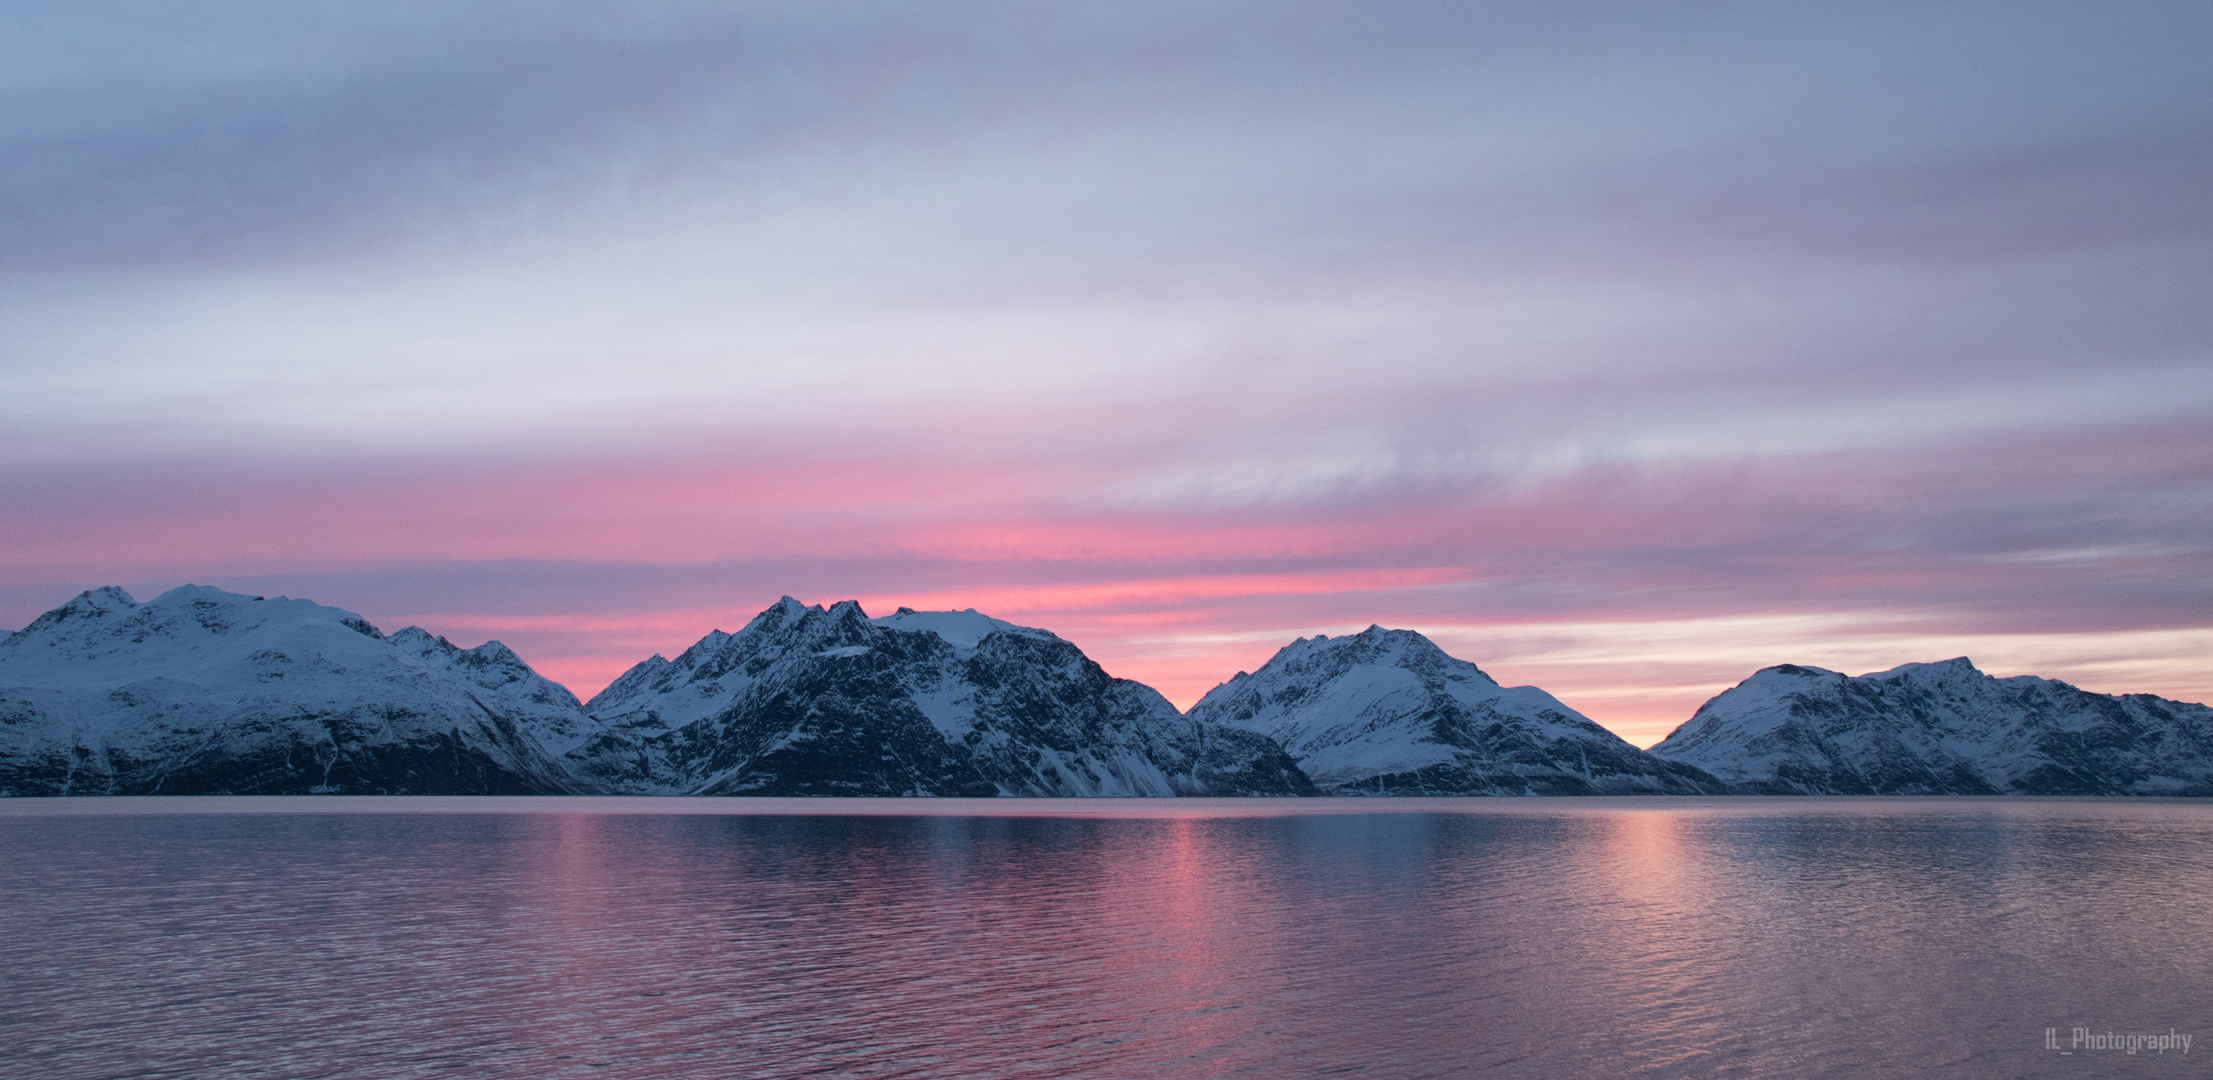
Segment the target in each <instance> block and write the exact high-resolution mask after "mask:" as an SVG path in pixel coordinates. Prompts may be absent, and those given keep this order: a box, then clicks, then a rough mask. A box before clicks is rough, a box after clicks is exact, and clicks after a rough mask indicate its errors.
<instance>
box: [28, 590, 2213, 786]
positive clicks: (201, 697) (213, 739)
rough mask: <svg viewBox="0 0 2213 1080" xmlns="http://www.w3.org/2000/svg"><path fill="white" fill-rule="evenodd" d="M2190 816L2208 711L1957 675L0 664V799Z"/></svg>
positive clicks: (707, 656) (1042, 642) (970, 644)
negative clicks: (1618, 725) (1661, 691)
mask: <svg viewBox="0 0 2213 1080" xmlns="http://www.w3.org/2000/svg"><path fill="white" fill-rule="evenodd" d="M157 793H158V794H194V793H197V794H247V793H265V794H280V793H290V794H296V793H358V794H559V793H575V794H583V793H593V794H671V795H673V794H693V795H697V794H708V795H739V794H745V795H787V794H788V795H840V796H883V795H904V796H977V795H985V796H1203V795H1313V794H1332V795H1424V796H1434V795H1556V794H1557V795H1596V794H1724V793H1758V794H2116V795H2118V794H2129V795H2213V710H2208V709H2207V708H2206V707H2205V706H2203V705H2196V704H2191V703H2186V702H2175V701H2167V700H2165V699H2161V698H2156V697H2152V696H2150V695H2106V694H2094V693H2090V692H2088V691H2083V690H2080V689H2077V688H2075V687H2072V686H2069V685H2067V684H2065V683H2061V682H2056V681H2052V680H2045V679H2038V678H2034V677H2029V676H2022V677H2016V678H2010V679H1994V678H1992V677H1990V676H1988V675H1985V674H1983V673H1982V672H1980V671H1977V670H1976V669H1975V668H1974V666H1973V665H1972V664H1971V663H1970V662H1968V661H1967V660H1966V659H1965V658H1959V659H1955V660H1951V661H1946V662H1944V663H1941V664H1908V665H1904V666H1901V667H1898V668H1894V669H1891V670H1889V671H1885V672H1876V673H1872V674H1869V675H1864V676H1859V677H1857V678H1854V677H1848V676H1844V675H1842V674H1840V673H1837V672H1832V671H1826V670H1823V669H1819V668H1808V667H1802V666H1797V665H1787V664H1786V665H1778V666H1776V667H1771V668H1767V669H1763V670H1762V671H1760V672H1758V673H1756V674H1755V675H1754V676H1752V677H1751V678H1750V679H1747V680H1745V682H1744V683H1742V684H1740V685H1738V686H1737V687H1734V688H1732V689H1731V690H1729V691H1727V692H1725V693H1723V694H1721V695H1719V696H1717V697H1715V698H1714V699H1713V700H1711V701H1709V702H1707V703H1706V704H1705V705H1704V706H1702V707H1701V708H1700V709H1699V710H1698V712H1697V714H1696V715H1694V716H1693V717H1692V718H1691V720H1690V721H1688V722H1686V723H1685V724H1684V725H1682V726H1681V727H1679V728H1678V729H1677V730H1676V731H1675V732H1674V733H1672V734H1670V735H1669V736H1668V738H1667V739H1666V740H1664V741H1663V742H1662V743H1660V744H1659V745H1658V746H1655V747H1654V748H1653V749H1652V750H1651V751H1649V752H1647V751H1643V750H1639V749H1637V748H1636V747H1634V746H1631V745H1630V744H1628V743H1627V742H1625V741H1623V740H1622V739H1621V738H1620V737H1618V736H1616V735H1614V734H1613V733H1612V732H1610V731H1607V730H1606V729H1605V728H1603V727H1601V726H1599V725H1598V724H1596V723H1594V722H1592V721H1591V720H1590V719H1589V718H1588V717H1585V716H1583V715H1582V714H1580V713H1578V712H1576V711H1575V710H1574V709H1571V708H1569V707H1568V706H1566V705H1565V704H1563V703H1561V702H1560V701H1559V700H1558V699H1557V698H1554V697H1553V696H1552V695H1550V694H1548V693H1546V692H1544V691H1543V690H1541V689H1538V688H1536V687H1526V686H1525V687H1504V686H1501V685H1499V684H1498V682H1497V681H1496V680H1494V679H1492V678H1491V677H1490V676H1489V675H1488V674H1486V673H1485V672H1483V671H1482V670H1481V669H1480V668H1478V667H1477V666H1476V665H1474V664H1472V663H1469V662H1467V661H1465V660H1461V659H1458V658H1455V657H1452V656H1449V655H1447V654H1446V653H1445V652H1444V651H1443V650H1441V649H1439V648H1438V647H1437V646H1436V645H1435V644H1434V643H1433V642H1431V641H1430V640H1429V639H1428V638H1426V637H1424V636H1422V635H1421V634H1419V633H1416V632H1414V631H1410V630H1387V629H1384V628H1383V627H1380V626H1371V627H1369V628H1368V629H1366V630H1364V631H1361V632H1360V633H1358V634H1348V635H1342V636H1339V637H1336V638H1330V637H1328V636H1326V635H1325V636H1318V637H1314V638H1300V639H1298V640H1297V641H1294V642H1292V643H1291V644H1289V645H1286V646H1285V647H1284V648H1283V649H1281V650H1280V651H1278V652H1277V654H1276V655H1275V656H1274V657H1272V658H1271V659H1270V660H1269V661H1268V663H1266V664H1264V665H1262V666H1261V668H1260V669H1259V670H1258V671H1254V672H1249V673H1248V672H1239V673H1237V674H1236V675H1235V676H1234V677H1232V678H1231V679H1230V680H1228V681H1227V682H1224V683H1222V684H1221V685H1219V686H1217V687H1215V688H1214V689H1213V690H1212V691H1210V692H1208V693H1207V694H1206V695H1205V696H1204V697H1203V698H1202V699H1201V700H1200V701H1199V702H1198V703H1197V704H1195V705H1193V706H1192V708H1191V709H1190V710H1189V711H1188V713H1179V712H1178V711H1177V710H1176V709H1175V707H1174V706H1172V705H1170V704H1169V703H1168V701H1167V700H1166V699H1165V698H1163V697H1161V695H1160V694H1159V693H1158V692H1156V691H1154V690H1153V689H1152V688H1151V687H1147V686H1144V685H1143V684H1141V683H1136V682H1132V681H1130V680H1125V679H1116V678H1113V677H1111V676H1109V675H1107V674H1106V672H1105V671H1103V670H1101V669H1100V668H1099V666H1098V665H1097V664H1096V663H1094V662H1092V661H1091V660H1090V659H1089V658H1088V657H1086V656H1084V655H1083V653H1082V651H1081V650H1080V649H1078V648H1077V647H1076V646H1075V645H1073V644H1071V643H1069V642H1068V641H1066V640H1065V639H1062V638H1061V637H1059V636H1058V635H1055V634H1053V633H1051V632H1049V631H1046V630H1041V629H1038V628H1035V627H1025V626H1019V625H1016V624H1013V623H1009V622H1006V621H1003V620H999V619H994V618H992V617H990V616H988V615H985V614H982V613H980V612H977V611H976V610H975V609H973V608H971V609H968V610H965V611H937V612H917V611H914V610H913V609H911V608H900V609H899V610H898V611H897V612H895V613H893V614H891V615H886V616H881V617H877V618H870V617H869V616H868V615H867V614H866V613H865V612H863V611H862V610H861V608H860V605H859V603H858V602H856V601H851V600H847V601H843V602H840V603H837V604H833V605H829V606H827V607H823V606H812V607H810V606H808V605H805V604H802V603H800V602H799V601H797V600H794V599H792V598H791V597H788V596H787V597H784V598H782V599H781V600H779V601H777V603H775V604H773V605H771V606H769V607H768V608H767V609H765V610H763V611H762V612H761V613H760V614H758V615H756V616H754V617H753V618H752V619H751V620H749V621H748V622H747V623H746V624H745V626H744V627H743V628H741V629H740V630H739V631H737V632H736V633H725V632H723V631H720V630H715V631H711V632H709V633H708V634H707V635H706V636H704V637H702V638H701V639H700V640H699V641H698V642H696V643H694V644H693V645H692V646H691V647H690V648H688V649H686V650H685V651H684V652H682V653H680V654H679V655H678V656H677V657H676V658H675V659H669V658H666V657H663V656H660V655H655V656H652V657H650V658H648V659H646V660H644V661H642V662H640V663H639V664H637V665H635V666H633V667H632V668H631V669H630V670H629V671H627V672H625V673H624V674H623V675H622V676H621V677H620V678H617V679H616V680H614V682H612V683H610V684H609V685H608V687H607V688H606V689H604V690H602V691H601V692H600V693H599V694H598V695H596V696H594V697H593V698H592V700H591V701H590V702H579V701H577V699H576V697H575V696H574V695H573V694H571V693H569V691H568V690H567V689H566V688H565V687H562V686H560V685H559V684H557V683H554V682H552V681H551V680H548V679H546V678H544V677H543V676H541V675H539V674H538V673H537V672H536V671H535V670H533V669H532V668H531V667H530V666H529V664H527V663H526V662H524V661H523V660H522V658H521V657H519V656H517V655H516V654H515V653H514V652H513V651H512V650H510V649H508V648H507V647H506V646H505V645H503V644H501V643H499V642H497V641H490V642H486V643H484V644H483V645H480V646H477V647H476V648H473V649H462V648H460V647H458V646H456V645H454V644H453V643H451V642H449V641H447V640H446V639H444V638H442V637H438V636H436V635H433V634H431V633H429V632H428V631H425V630H423V629H421V628H419V627H407V628H405V629H402V630H400V631H398V632H396V633H393V634H391V635H385V634H383V633H382V632H381V631H379V630H378V629H377V628H376V627H374V626H372V625H370V624H369V623H368V621H367V620H365V619H362V618H361V617H360V616H358V615H356V614H354V613H352V612H348V611H343V610H340V609H337V608H330V607H324V606H322V605H319V604H315V603H313V602H310V601H306V600H293V599H287V598H284V597H278V598H275V599H269V598H265V597H256V596H244V595H240V594H237V593H230V592H225V591H223V590H220V589H213V588H207V587H204V586H190V585H188V586H184V587H181V588H178V589H172V590H170V591H169V592H166V593H163V594H162V595H161V596H159V597H157V598H155V599H154V600H152V601H149V602H146V603H143V604H141V603H139V602H137V601H136V600H134V599H133V598H132V597H131V596H130V595H129V594H128V593H126V592H124V591H123V590H122V589H120V588H116V587H113V586H110V587H107V588H101V589H94V590H89V591H87V592H85V593H82V594H80V595H79V596H77V597H76V598H74V599H72V600H71V601H70V602H68V603H67V604H64V605H62V606H61V607H58V608H56V609H54V610H53V611H49V612H47V613H46V614H44V615H42V616H40V617H39V618H38V619H36V620H34V621H33V622H32V623H31V624H30V625H29V626H26V627H25V628H24V629H23V630H21V631H18V632H16V633H13V634H10V635H8V636H7V637H6V638H5V639H0V795H67V794H157Z"/></svg>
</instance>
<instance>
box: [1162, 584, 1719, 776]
mask: <svg viewBox="0 0 2213 1080" xmlns="http://www.w3.org/2000/svg"><path fill="white" fill-rule="evenodd" d="M1191 716H1192V717H1193V718H1195V719H1200V720H1207V721H1211V722H1214V723H1218V724H1223V725H1226V726H1231V727H1240V728H1245V729H1248V730H1251V731H1255V732H1259V733H1261V734H1264V735H1267V736H1268V737H1270V738H1272V739H1275V740H1277V741H1278V742H1280V743H1282V744H1283V746H1284V748H1285V749H1286V750H1288V751H1290V753H1291V755H1292V756H1293V757H1294V758H1296V759H1298V762H1299V764H1300V766H1301V767H1302V768H1304V769H1305V770H1306V772H1307V774H1308V775H1309V776H1312V777H1313V778H1314V782H1315V783H1316V784H1317V785H1319V786H1320V787H1321V788H1322V789H1324V790H1325V791H1329V792H1331V793H1333V794H1343V795H1354V794H1369V795H1597V794H1629V793H1643V794H1698V793H1718V792H1721V791H1724V790H1726V788H1725V787H1724V786H1723V785H1721V784H1719V783H1718V782H1716V781H1715V780H1714V779H1713V778H1712V777H1710V776H1707V775H1706V774H1704V773H1703V772H1701V771H1699V770H1698V769H1696V768H1690V767H1685V766H1683V765H1680V764H1677V763H1673V762H1667V761H1662V760H1659V759H1656V758H1653V757H1651V756H1650V755H1648V754H1646V753H1644V752H1643V751H1641V750H1638V749H1637V748H1636V747H1634V746H1631V745H1629V744H1628V743H1627V742H1625V741H1623V740H1622V738H1621V737H1620V736H1618V735H1615V734H1614V733H1613V732H1611V731H1608V730H1606V729H1605V728H1603V727H1600V726H1599V725H1597V724H1596V723H1593V722H1592V721H1591V720H1590V719H1589V718H1587V717H1585V716H1583V715H1582V714H1581V713H1578V712H1576V711H1575V710H1573V709H1570V708H1568V707H1567V706H1566V705H1563V704H1561V703H1560V702H1559V700H1558V699H1556V698H1554V697H1553V696H1552V695H1550V694H1547V693H1545V692H1544V691H1542V690H1539V689H1537V688H1536V687H1533V686H1520V687H1511V688H1509V687H1501V686H1500V685H1499V684H1498V683H1497V681H1495V680H1493V679H1492V678H1491V677H1490V676H1489V675H1486V674H1484V673H1483V671H1482V670H1481V669H1479V668H1477V667H1476V666H1475V665H1474V664H1471V663H1469V662H1467V661H1465V660H1460V659H1457V658H1455V657H1452V656H1449V655H1446V653H1445V652H1444V650H1442V649H1440V648H1438V647H1437V646H1436V644H1435V643H1434V642H1431V641H1430V640H1429V639H1428V638H1426V637H1423V636H1422V635H1420V634H1418V633H1415V632H1414V631H1411V630H1385V629H1383V628H1382V627H1380V626H1370V627H1368V628H1367V629H1366V630H1364V631H1361V632H1360V633H1358V634H1353V635H1349V636H1343V637H1338V638H1334V639H1333V638H1330V637H1328V636H1326V635H1325V636H1320V637H1313V638H1300V639H1299V640H1297V641H1294V642H1292V643H1291V644H1289V645H1286V646H1284V647H1283V649H1282V650H1281V651H1279V652H1277V653H1276V655H1275V656H1274V657H1272V658H1270V659H1269V661H1268V662H1267V663H1266V664H1265V665H1262V667H1261V668H1260V670H1259V671H1257V672H1252V673H1249V674H1248V673H1246V672H1242V671H1241V672H1238V673H1237V675H1236V677H1234V678H1232V679H1230V680H1229V681H1228V682H1226V683H1223V684H1222V685H1220V686H1217V687H1215V688H1214V689H1213V690H1211V691H1209V692H1208V693H1207V695H1206V696H1205V697H1204V698H1201V699H1200V700H1199V703H1198V704H1196V705H1194V706H1192V707H1191Z"/></svg>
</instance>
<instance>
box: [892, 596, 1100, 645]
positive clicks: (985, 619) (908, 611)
mask: <svg viewBox="0 0 2213 1080" xmlns="http://www.w3.org/2000/svg"><path fill="white" fill-rule="evenodd" d="M870 621H871V622H873V623H875V624H876V625H877V626H881V627H884V628H886V629H890V630H906V631H927V632H929V633H933V634H936V635H937V636H938V637H940V638H943V639H944V640H945V643H946V644H947V645H951V646H952V647H953V648H955V649H957V650H959V651H961V652H967V651H969V650H971V649H974V648H975V647H977V646H978V645H981V644H983V640H984V639H985V638H987V637H990V636H991V635H993V634H995V633H999V632H1002V631H1004V632H1006V633H1010V634H1017V635H1020V636H1022V637H1031V638H1037V639H1040V640H1044V641H1059V640H1061V638H1060V636H1059V635H1057V634H1054V633H1053V632H1051V631H1049V630H1040V629H1038V628H1036V627H1034V626H1019V625H1016V624H1014V623H1010V622H1008V621H1006V620H1004V619H994V618H992V617H991V616H989V615H985V614H983V613H982V612H979V611H977V610H976V609H975V608H967V609H964V610H961V611H916V610H914V609H913V608H904V607H903V608H900V609H899V610H898V611H897V612H895V613H893V614H890V615H885V616H883V617H882V618H878V619H872V620H870Z"/></svg>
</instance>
